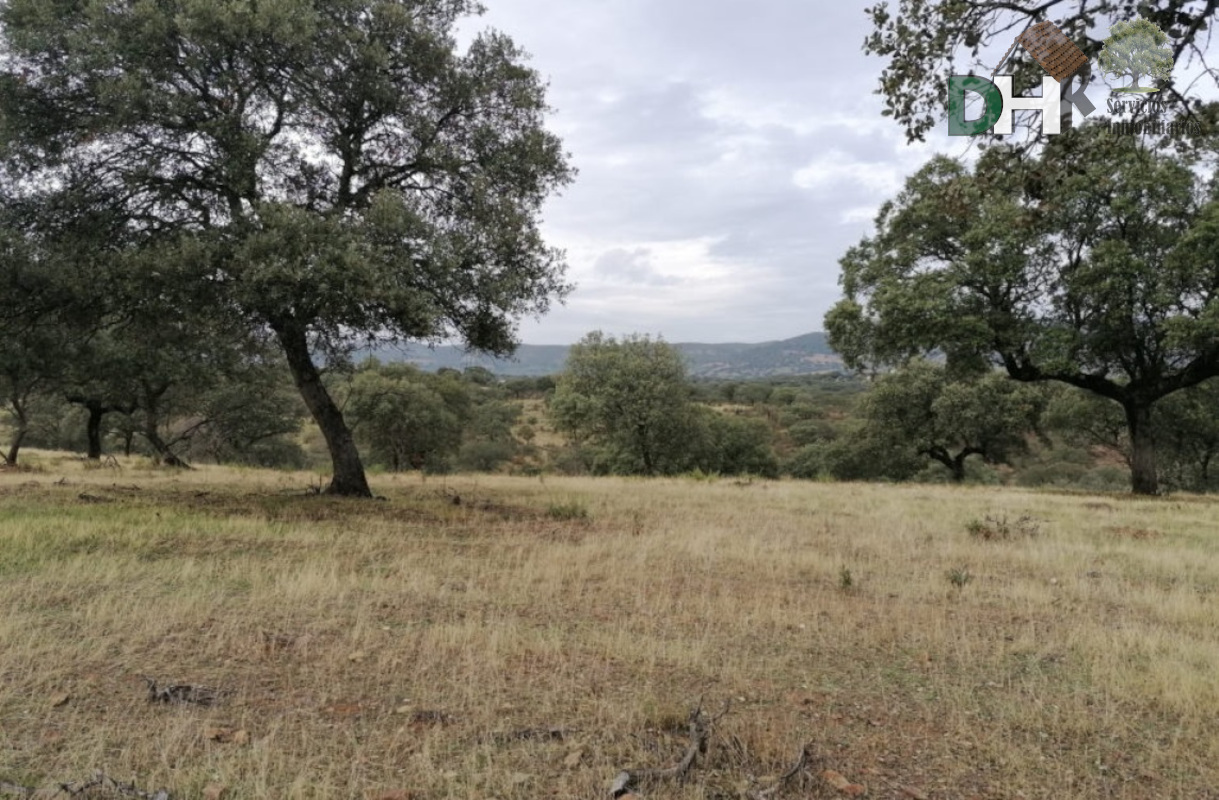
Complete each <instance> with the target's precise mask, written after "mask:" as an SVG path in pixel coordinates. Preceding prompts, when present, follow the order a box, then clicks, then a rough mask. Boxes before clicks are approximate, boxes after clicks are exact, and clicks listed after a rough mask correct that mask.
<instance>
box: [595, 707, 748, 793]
mask: <svg viewBox="0 0 1219 800" xmlns="http://www.w3.org/2000/svg"><path fill="white" fill-rule="evenodd" d="M730 705H731V701H726V702H725V703H724V710H723V711H721V712H720V713H719V714H716V715H715V716H714V717H708V716H706V715H705V714H703V707H702V703H699V705H698V707H696V708H695V709H694V710H693V711H692V712H690V722H689V731H690V746H689V747H687V748H686V753H685V755H683V756H682V758H681V761H679V762H677V764H676V766H672V767H668V768H667V769H624V770H622V771H621V772H619V773H618V774H617V776H615V777H614V782H613V784H612V785H611V786H610V795H611V796H612V797H615V798H618V797H622V796H623V795H625V794H629V793H630V790H631V787H633V786H636V785H638V784H639V783H640V782H642V781H653V780H668V779H670V778H677V779H681V778H684V777H685V776H686V773H688V772H689V771H690V767H692V766H693V765H694V760H695V759H696V758H698V755H699V753H705V752H706V751H707V737H708V735H709V734H710V732H711V726H712V725H714V724H715V723H716V722H719V721H720V720H721V719H723V718H724V715H725V714H727V713H728V709H729V707H730Z"/></svg>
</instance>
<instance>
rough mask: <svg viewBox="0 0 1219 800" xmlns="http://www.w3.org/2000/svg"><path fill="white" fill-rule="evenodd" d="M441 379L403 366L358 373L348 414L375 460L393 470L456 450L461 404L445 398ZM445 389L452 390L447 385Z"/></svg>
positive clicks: (433, 461) (442, 458) (435, 462)
mask: <svg viewBox="0 0 1219 800" xmlns="http://www.w3.org/2000/svg"><path fill="white" fill-rule="evenodd" d="M445 380H446V379H445V378H444V377H435V376H428V375H425V374H424V373H421V372H419V371H417V370H414V369H413V368H410V367H406V366H402V365H398V366H395V367H393V368H386V369H378V368H377V367H376V366H370V367H367V368H364V369H361V370H360V371H359V372H357V373H356V375H355V376H354V377H353V378H352V381H351V388H350V395H349V397H348V401H347V403H348V405H347V408H348V415H349V416H350V418H351V420H352V427H353V429H354V431H355V432H356V435H357V436H358V437H359V439H360V441H361V442H363V443H364V446H365V447H366V448H367V450H368V452H369V453H370V454H371V456H372V457H373V458H374V459H375V460H377V461H379V462H380V463H382V464H384V465H385V466H387V467H389V468H390V469H392V470H395V471H397V470H404V469H424V468H426V467H433V468H435V467H438V466H439V465H440V464H441V463H443V462H446V461H447V459H448V458H449V457H450V456H451V455H453V454H454V453H455V452H456V451H457V448H458V447H459V446H460V445H461V432H462V420H461V417H460V412H461V405H460V404H459V403H452V404H451V402H452V401H450V402H446V397H445V394H444V393H442V389H441V386H440V384H442V383H443V382H445ZM448 394H449V395H450V397H452V396H453V394H454V393H453V391H452V389H451V387H450V388H449V389H448ZM454 405H456V406H457V407H456V408H455V407H454Z"/></svg>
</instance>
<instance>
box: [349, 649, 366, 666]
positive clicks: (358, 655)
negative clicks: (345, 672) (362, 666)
mask: <svg viewBox="0 0 1219 800" xmlns="http://www.w3.org/2000/svg"><path fill="white" fill-rule="evenodd" d="M366 658H368V654H367V653H365V652H364V651H363V650H357V651H355V652H354V653H352V654H351V655H349V656H347V660H348V661H350V662H352V663H353V664H358V663H360V662H361V661H363V660H364V659H366Z"/></svg>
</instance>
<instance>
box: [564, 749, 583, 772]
mask: <svg viewBox="0 0 1219 800" xmlns="http://www.w3.org/2000/svg"><path fill="white" fill-rule="evenodd" d="M583 760H584V751H583V750H572V751H571V752H570V753H568V754H567V758H564V759H563V766H565V767H567V768H568V769H575V768H576V767H578V766H580V762H581V761H583Z"/></svg>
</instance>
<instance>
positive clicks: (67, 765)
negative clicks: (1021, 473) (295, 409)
mask: <svg viewBox="0 0 1219 800" xmlns="http://www.w3.org/2000/svg"><path fill="white" fill-rule="evenodd" d="M26 457H27V458H28V459H29V460H30V461H31V462H36V463H40V464H41V470H40V471H34V472H21V473H15V472H8V473H0V608H2V609H3V614H0V781H7V782H11V783H15V784H21V785H26V786H39V787H48V786H50V787H53V786H55V785H56V784H57V783H58V782H61V781H71V780H80V779H82V778H87V777H89V776H90V775H92V774H93V772H94V770H99V769H100V770H104V771H106V773H107V774H109V775H111V776H112V777H114V778H117V779H121V780H125V781H128V780H129V781H134V782H135V783H136V784H137V785H138V786H140V787H141V788H143V789H148V790H151V789H154V788H160V787H165V788H168V789H169V790H170V791H171V792H172V793H173V796H174V798H204V797H206V798H217V797H225V798H366V799H367V800H403V799H404V798H408V797H409V798H414V799H415V800H418V799H419V798H501V799H503V800H507V799H508V798H537V797H560V798H593V797H605V796H607V795H606V793H607V790H608V788H609V785H610V782H611V780H612V779H613V777H614V775H615V773H617V772H618V771H619V770H620V769H623V768H627V767H667V766H670V765H672V764H674V763H676V762H677V760H678V759H679V758H680V757H681V755H682V753H683V752H684V750H685V749H686V746H687V741H688V740H687V736H686V718H687V715H688V714H689V712H690V710H691V708H692V707H693V706H694V705H695V704H697V703H698V702H699V700H700V698H702V701H703V703H704V705H705V707H706V708H707V709H709V710H710V711H718V710H719V709H720V708H721V707H722V706H723V704H724V702H725V701H729V700H730V701H731V706H730V708H729V710H728V713H727V714H726V716H724V717H723V718H722V719H721V720H720V721H719V722H718V723H716V725H715V726H714V729H713V730H712V733H711V736H710V740H709V746H708V748H707V752H706V754H705V755H704V756H703V757H702V758H701V759H700V760H699V761H698V762H697V763H696V764H695V766H694V768H693V769H692V770H691V771H690V772H689V773H688V775H687V780H685V781H684V782H677V781H667V782H661V783H655V784H653V785H650V786H644V787H643V789H642V793H643V795H644V796H646V797H652V798H660V797H666V798H739V797H746V796H748V795H749V793H750V792H756V791H758V790H765V789H766V788H767V787H769V786H771V785H773V778H772V777H767V776H775V775H778V774H780V773H782V772H783V771H784V770H785V768H786V767H787V766H788V765H789V764H791V763H792V762H793V760H794V759H795V756H796V754H797V753H798V752H799V751H800V748H801V747H802V746H803V745H805V744H808V745H809V753H810V755H811V760H810V762H809V766H808V769H807V770H806V771H805V772H804V773H801V775H798V776H796V777H795V778H793V779H792V780H790V781H788V782H787V783H786V784H784V785H782V786H781V787H780V788H779V789H778V791H776V792H775V793H774V794H773V795H771V796H773V797H834V796H842V793H841V792H840V790H839V789H836V788H835V787H834V786H833V785H831V783H830V782H829V781H828V780H826V778H825V772H824V771H825V770H834V771H836V772H837V773H840V774H841V775H842V776H844V777H845V780H847V781H851V782H854V783H855V784H858V785H860V786H862V787H866V792H867V796H869V797H882V798H920V797H925V798H971V797H978V798H1013V797H1026V798H1090V797H1097V798H1100V797H1104V798H1190V799H1191V800H1193V799H1196V798H1215V797H1219V729H1217V728H1216V720H1217V719H1219V670H1217V669H1216V664H1219V610H1217V603H1219V534H1217V533H1216V522H1217V521H1219V503H1217V502H1214V501H1212V500H1209V499H1202V498H1195V497H1175V498H1169V499H1143V500H1134V499H1130V498H1127V497H1123V496H1082V495H1066V494H1048V493H1035V492H1025V491H1019V490H1013V489H992V488H967V489H956V488H947V487H930V486H865V485H832V484H808V483H795V482H776V483H766V482H755V483H742V482H734V481H729V480H724V481H694V480H655V481H641V480H638V481H637V480H611V479H597V480H594V479H576V478H566V479H557V478H549V477H548V478H545V479H544V480H539V479H536V478H534V479H524V478H507V477H487V476H461V477H449V478H443V479H442V478H429V479H428V480H427V481H426V482H422V481H421V480H420V478H419V477H418V476H380V477H376V478H375V479H374V486H375V489H376V491H378V492H379V493H381V494H383V495H384V496H385V497H386V500H385V501H381V502H378V501H366V502H356V501H342V500H335V499H329V498H325V497H319V496H309V495H308V494H307V492H308V489H309V487H310V486H311V485H314V486H316V483H317V481H316V478H315V477H314V476H311V475H307V474H285V473H274V472H258V471H237V470H228V469H221V468H206V467H205V468H200V469H197V470H194V471H191V472H188V473H175V472H166V471H153V470H150V469H139V468H136V466H135V465H134V464H127V465H126V466H125V467H124V468H123V469H121V470H115V469H108V470H85V469H84V468H83V467H82V466H81V465H80V463H79V462H75V461H72V460H71V459H65V458H61V457H57V456H54V455H52V454H46V453H41V454H40V453H30V454H29V455H28V456H26ZM142 676H150V677H153V678H155V679H157V680H159V681H160V682H161V684H162V685H164V683H165V682H176V683H184V684H192V685H198V684H202V685H207V686H211V687H215V688H217V689H219V690H220V691H221V693H222V694H221V696H220V699H219V701H218V702H217V703H215V704H214V705H210V706H204V705H199V704H194V703H182V704H156V703H151V702H149V692H148V688H147V686H146V683H145V681H144V678H143V677H142ZM849 791H858V790H857V789H852V790H849Z"/></svg>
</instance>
